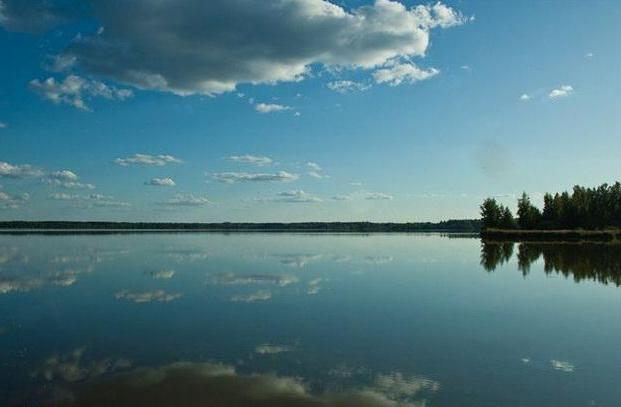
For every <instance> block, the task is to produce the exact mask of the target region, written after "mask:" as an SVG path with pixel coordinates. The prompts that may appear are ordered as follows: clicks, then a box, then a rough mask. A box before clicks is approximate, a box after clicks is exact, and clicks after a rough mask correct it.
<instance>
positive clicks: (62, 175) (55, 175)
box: [48, 170, 78, 181]
mask: <svg viewBox="0 0 621 407" xmlns="http://www.w3.org/2000/svg"><path fill="white" fill-rule="evenodd" d="M48 177H49V178H50V179H54V180H59V181H77V180H78V176H77V175H76V173H74V172H73V171H69V170H61V171H54V172H52V173H51V174H49V175H48Z"/></svg>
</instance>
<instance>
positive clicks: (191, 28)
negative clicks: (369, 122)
mask: <svg viewBox="0 0 621 407" xmlns="http://www.w3.org/2000/svg"><path fill="white" fill-rule="evenodd" d="M5 1H6V0H5ZM92 10H93V14H94V15H93V16H92V17H93V18H92V20H97V21H99V22H100V23H101V25H102V26H103V27H105V29H104V30H102V31H100V32H98V33H97V34H93V35H91V36H82V37H79V38H78V39H76V40H75V41H74V42H73V43H72V44H71V45H70V46H69V47H68V49H66V50H65V52H64V53H63V55H65V56H67V57H74V58H75V61H76V65H77V66H78V67H80V69H81V70H83V71H85V72H88V73H90V74H95V75H101V76H105V77H108V78H110V79H113V80H115V81H116V82H119V83H124V84H128V85H133V86H136V87H138V88H143V89H157V90H163V91H169V92H174V93H176V94H181V95H187V94H196V93H198V94H207V95H214V94H219V93H223V92H229V91H234V90H235V88H236V86H237V85H238V84H240V83H248V84H274V83H277V82H288V81H298V80H301V79H302V78H304V77H305V76H307V75H309V71H310V67H311V66H313V65H323V66H325V67H332V68H345V69H349V68H362V69H373V68H376V67H378V66H381V65H383V64H385V63H386V62H387V61H389V60H393V59H395V58H397V59H408V58H411V57H417V56H424V55H425V52H426V51H427V48H428V46H429V43H430V38H429V37H430V31H431V30H432V29H434V28H437V27H439V28H448V27H452V26H456V25H461V24H464V23H466V22H467V21H470V20H471V18H467V17H464V16H463V15H462V14H460V13H459V12H457V11H455V10H454V9H452V8H450V7H448V6H445V5H444V4H442V3H439V2H438V3H435V4H433V5H419V6H416V7H411V8H407V7H406V6H405V5H403V4H402V3H400V2H398V1H390V0H376V1H375V2H374V3H373V4H365V5H362V6H359V7H356V8H349V9H346V8H343V7H341V6H339V5H337V4H334V3H333V2H329V1H326V0H289V1H280V0H265V1H261V2H248V1H247V0H210V1H208V2H205V1H204V0H186V1H183V2H178V1H173V0H162V1H157V2H153V1H152V0H134V1H132V12H131V14H128V13H127V10H126V5H125V3H124V2H106V3H105V5H104V4H103V3H100V2H94V5H93V7H92ZM12 17H13V16H12V15H8V13H7V15H5V17H4V21H5V23H4V24H5V25H6V24H7V23H6V21H11V18H12ZM173 22H174V23H173Z"/></svg>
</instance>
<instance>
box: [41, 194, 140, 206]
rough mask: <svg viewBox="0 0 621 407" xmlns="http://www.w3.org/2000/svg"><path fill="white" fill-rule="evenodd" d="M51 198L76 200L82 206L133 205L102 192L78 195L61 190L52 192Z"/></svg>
mask: <svg viewBox="0 0 621 407" xmlns="http://www.w3.org/2000/svg"><path fill="white" fill-rule="evenodd" d="M50 199H53V200H55V201H69V202H75V203H76V205H77V206H78V207H81V208H127V207H129V206H131V205H130V204H129V203H127V202H123V201H117V200H116V199H114V197H112V196H109V195H102V194H90V195H77V194H66V193H63V192H60V193H53V194H51V195H50Z"/></svg>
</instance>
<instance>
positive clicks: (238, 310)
mask: <svg viewBox="0 0 621 407" xmlns="http://www.w3.org/2000/svg"><path fill="white" fill-rule="evenodd" d="M619 275H621V248H620V247H619V246H612V245H603V244H590V245H576V244H571V245H570V244H565V245H559V244H538V245H537V244H528V245H525V244H523V245H514V244H507V243H504V244H486V245H482V243H481V241H480V240H478V239H465V238H448V237H444V236H440V235H416V234H413V235H396V234H394V235H379V234H378V235H348V234H343V235H325V234H321V235H301V234H295V235H294V234H229V235H224V234H192V235H187V234H153V235H148V234H147V235H109V236H97V235H94V236H88V235H79V236H73V235H69V236H0V405H2V406H18V405H20V406H21V405H28V406H38V405H63V406H64V405H86V406H109V405H115V406H142V405H146V406H150V405H152V406H183V405H190V406H218V405H223V406H248V405H252V406H285V405H286V406H315V405H317V406H423V405H426V406H551V405H559V406H618V405H621V386H619V385H618V379H619V377H621V345H620V344H621V312H620V311H621V288H620V287H618V286H619V284H620V283H621V279H620V278H619Z"/></svg>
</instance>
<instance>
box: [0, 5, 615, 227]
mask: <svg viewBox="0 0 621 407" xmlns="http://www.w3.org/2000/svg"><path fill="white" fill-rule="evenodd" d="M20 3H21V4H20ZM173 3H174V4H173ZM131 4H132V6H131V7H129V6H128V7H124V5H125V6H126V5H127V3H124V4H123V2H120V1H117V0H113V1H108V2H103V1H99V0H92V1H88V2H78V1H75V0H58V1H39V0H33V1H32V2H27V3H23V2H19V1H15V0H0V26H1V27H0V49H1V50H2V55H3V56H2V62H1V63H0V123H2V124H0V185H1V189H0V219H5V220H8V219H67V220H91V219H92V220H140V221H145V220H146V221H159V220H166V221H169V220H170V221H306V220H318V221H319V220H325V221H328V220H343V221H349V220H371V221H419V220H421V221H422V220H440V219H446V218H466V217H475V216H478V204H479V203H480V201H481V200H482V199H483V198H484V197H486V196H497V197H499V199H500V200H501V201H503V202H505V203H509V204H511V205H512V206H514V201H515V198H514V196H515V195H517V194H519V193H521V192H522V191H523V190H525V191H527V192H529V193H531V195H532V196H533V197H534V199H535V200H538V199H539V198H538V197H539V196H540V194H541V193H542V192H545V191H557V190H565V189H568V188H571V186H572V185H574V184H583V185H597V184H600V183H604V182H608V183H610V182H614V181H615V180H618V179H620V178H621V161H620V160H619V159H618V157H619V153H620V152H621V137H620V136H621V134H620V129H621V115H620V113H621V102H620V98H619V95H620V94H621V81H620V80H619V72H621V52H620V50H621V49H620V48H619V44H618V39H619V38H621V28H620V27H619V24H618V21H619V18H621V3H619V2H616V1H599V2H578V1H547V2H535V1H525V2H500V1H498V2H490V1H457V2H450V1H447V2H445V3H419V2H413V1H403V2H400V3H399V2H391V1H388V0H383V1H382V0H380V1H377V2H373V1H341V2H338V3H337V2H335V1H334V2H332V3H329V2H327V1H322V0H289V1H287V2H274V1H265V2H256V3H253V2H247V1H242V0H230V1H224V0H217V1H214V2H210V3H208V4H209V5H206V4H204V2H200V1H198V0H185V1H182V2H179V1H177V2H173V1H172V0H166V1H158V2H155V1H153V0H133V1H132V2H131ZM156 4H159V5H158V6H156ZM283 4H284V5H283ZM167 7H169V8H168V9H167ZM136 22H138V23H136ZM140 22H144V23H140ZM48 78H52V79H48ZM137 154H138V156H136V155H137ZM169 178H170V180H169ZM171 181H172V182H171ZM147 184H149V185H147ZM150 184H155V185H150ZM172 184H174V185H172Z"/></svg>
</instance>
